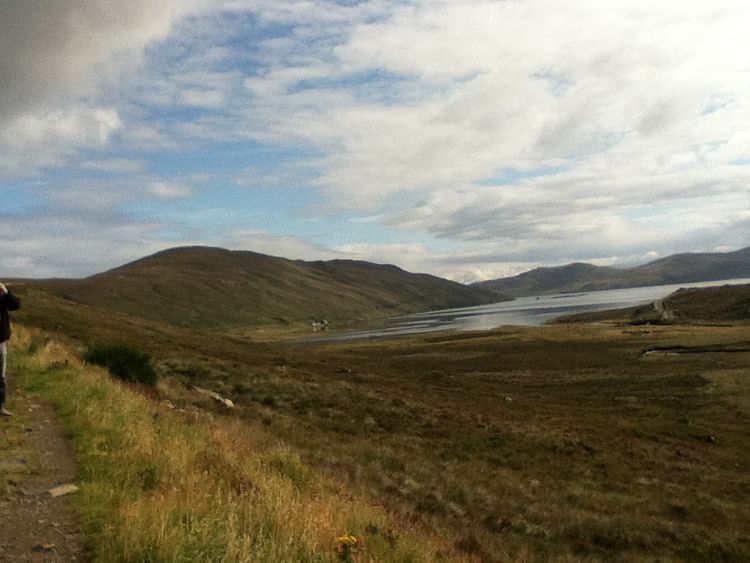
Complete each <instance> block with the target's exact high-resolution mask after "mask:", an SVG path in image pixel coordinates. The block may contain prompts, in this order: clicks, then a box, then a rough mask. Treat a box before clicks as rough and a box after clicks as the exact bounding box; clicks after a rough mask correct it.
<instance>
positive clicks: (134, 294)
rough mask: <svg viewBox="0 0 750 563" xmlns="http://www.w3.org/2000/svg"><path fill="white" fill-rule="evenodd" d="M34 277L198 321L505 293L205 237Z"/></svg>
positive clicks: (237, 321) (111, 303) (465, 301)
mask: <svg viewBox="0 0 750 563" xmlns="http://www.w3.org/2000/svg"><path fill="white" fill-rule="evenodd" d="M27 283H31V284H32V285H33V286H35V287H37V288H39V289H42V290H44V291H47V292H49V293H52V294H54V295H56V296H58V297H62V298H65V299H67V300H69V301H72V302H76V303H81V304H85V305H88V306H93V307H97V308H100V309H104V310H111V311H117V312H119V313H125V314H127V315H131V316H135V317H140V318H145V319H150V320H159V321H167V322H169V323H171V324H174V325H177V326H183V327H196V328H236V327H243V326H258V325H287V324H293V323H297V324H299V323H302V322H310V321H311V320H315V319H317V320H320V319H323V318H327V319H329V320H331V321H337V322H339V323H348V322H351V321H358V320H364V319H368V318H375V317H380V316H387V315H394V314H403V313H411V312H417V311H426V310H430V309H438V308H450V307H463V306H471V305H480V304H485V303H491V302H494V301H498V300H500V298H499V296H498V295H497V294H496V293H493V292H490V291H487V290H483V289H481V288H472V287H469V286H466V285H463V284H459V283H457V282H452V281H448V280H444V279H442V278H438V277H436V276H432V275H429V274H414V273H410V272H407V271H405V270H403V269H401V268H399V267H397V266H394V265H390V264H388V265H381V264H374V263H371V262H360V261H356V260H333V261H327V262H325V261H314V262H305V261H302V260H289V259H286V258H279V257H275V256H269V255H265V254H260V253H257V252H252V251H244V250H243V251H236V250H227V249H224V248H216V247H203V246H185V247H176V248H171V249H167V250H163V251H160V252H157V253H155V254H152V255H150V256H145V257H143V258H140V259H137V260H134V261H132V262H129V263H127V264H123V265H121V266H118V267H115V268H112V269H110V270H107V271H105V272H101V273H98V274H94V275H92V276H89V277H87V278H83V279H74V280H61V279H54V280H35V281H33V282H27Z"/></svg>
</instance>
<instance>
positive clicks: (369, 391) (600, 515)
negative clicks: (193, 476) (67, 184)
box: [25, 294, 750, 562]
mask: <svg viewBox="0 0 750 563" xmlns="http://www.w3.org/2000/svg"><path fill="white" fill-rule="evenodd" d="M38 296H39V297H40V298H44V295H41V294H39V295H38ZM49 299H50V301H48V302H45V303H44V306H43V307H40V308H39V309H37V310H33V309H30V308H28V309H27V310H26V312H25V314H26V315H28V316H27V317H25V319H28V320H36V321H38V322H40V323H42V324H43V326H47V327H50V326H52V327H54V323H57V324H58V325H59V326H60V330H62V331H64V332H65V333H66V334H69V335H73V336H76V337H78V338H80V339H81V340H83V341H89V340H91V339H94V338H99V337H100V338H106V337H108V335H119V336H120V337H121V338H123V339H125V340H126V341H128V342H131V343H132V344H135V345H138V346H143V347H144V349H146V350H148V351H149V352H150V353H151V354H153V356H154V357H155V358H156V360H157V368H158V370H159V373H160V376H161V383H160V385H159V390H160V392H161V393H162V394H163V395H164V396H167V397H169V398H170V399H171V400H172V401H173V402H174V403H175V404H176V405H178V406H179V407H184V408H192V406H193V405H199V406H201V407H204V408H208V409H212V408H214V407H213V405H212V403H211V402H210V401H209V400H206V399H204V398H202V397H201V396H199V395H197V394H196V393H194V392H193V391H191V388H192V386H200V387H204V388H210V389H212V390H215V391H217V392H219V393H221V394H222V395H224V396H227V397H229V398H231V399H232V400H233V401H234V402H235V404H236V405H237V408H236V409H235V410H234V411H233V412H234V413H235V414H234V416H235V417H236V418H237V420H236V423H237V426H235V427H234V430H233V431H234V432H238V433H243V432H247V431H248V430H245V428H249V429H253V430H252V432H259V431H258V430H257V429H258V428H259V427H262V428H263V429H264V430H263V435H264V436H266V438H264V440H265V439H268V440H271V441H273V440H278V439H280V440H282V441H283V442H285V443H286V444H288V445H289V447H292V448H294V451H295V452H296V453H297V454H298V455H299V458H298V459H299V463H300V464H301V466H302V467H307V468H314V470H311V472H309V473H308V472H305V471H298V468H297V466H296V464H291V465H287V466H285V465H284V464H283V463H282V464H281V465H279V463H280V462H279V461H278V460H276V461H271V462H269V463H266V464H265V466H264V468H265V470H272V471H275V472H276V473H277V474H282V475H286V477H285V478H287V479H292V480H295V481H296V482H297V483H299V484H301V485H300V486H301V487H302V489H305V487H306V485H305V483H306V480H307V479H308V478H309V476H310V475H313V476H320V474H321V473H322V472H324V473H326V474H327V475H329V476H332V478H333V479H334V480H341V481H345V482H346V483H347V484H348V485H347V486H348V487H351V489H352V490H354V491H355V492H356V494H357V495H360V498H366V499H370V502H373V503H376V504H378V505H382V506H384V507H386V509H387V510H388V511H389V513H391V514H394V515H396V519H397V521H399V522H402V523H403V522H406V523H414V524H415V525H418V526H424V527H426V528H427V529H430V528H432V529H434V530H439V531H440V532H439V533H440V534H442V535H443V536H444V538H445V541H446V542H447V543H448V544H449V546H450V548H451V549H453V550H455V551H458V552H460V553H462V554H464V556H465V557H467V558H473V559H474V560H476V561H480V560H481V561H486V562H492V561H514V560H542V561H544V560H554V561H598V560H611V561H653V560H655V559H659V560H661V561H685V560H688V561H706V562H708V561H711V562H713V561H717V560H724V561H743V560H748V559H750V544H749V543H748V541H747V540H746V538H748V537H750V508H748V507H750V504H748V500H750V480H749V478H748V475H750V453H749V452H750V448H748V446H749V445H750V431H749V430H748V421H749V420H750V380H749V379H748V366H750V358H749V357H748V354H747V353H732V354H729V353H721V352H712V353H704V354H681V355H678V356H667V355H665V356H644V355H643V351H644V350H647V349H652V348H655V347H670V346H689V347H705V346H716V347H721V346H733V345H736V344H738V343H747V341H748V338H749V336H748V332H747V327H746V326H739V325H738V326H727V327H700V326H663V327H649V326H644V327H632V326H627V325H622V326H618V325H610V324H607V325H596V326H585V325H567V326H566V325H561V326H551V327H541V328H534V329H503V330H498V331H495V332H493V333H487V334H465V335H440V336H428V337H423V338H415V339H407V340H399V341H393V342H382V343H374V344H369V343H350V344H342V345H331V346H326V347H319V348H314V347H301V348H297V347H292V346H285V345H283V344H270V343H265V344H260V343H258V342H253V341H251V340H249V339H247V338H241V337H238V336H236V335H234V336H230V335H227V334H221V333H217V332H198V331H191V330H185V329H179V328H176V327H172V326H168V325H165V324H160V323H156V322H152V321H144V320H138V319H131V318H128V317H124V316H122V317H118V316H116V315H107V314H104V313H103V312H101V311H98V310H96V309H93V308H86V307H73V306H70V305H68V304H67V303H64V302H61V301H59V300H53V299H52V298H51V297H49ZM712 436H713V437H714V438H715V440H711V437H712ZM146 474H147V475H148V479H150V480H153V479H154V474H153V471H152V470H148V471H147V472H146ZM167 474H168V473H167ZM159 475H161V474H159ZM159 482H161V481H159ZM369 525H370V524H367V525H365V528H367V527H368V526H369ZM372 526H374V528H371V529H375V528H377V529H378V530H383V529H388V528H390V529H396V528H397V527H396V526H394V525H381V524H379V523H372ZM346 532H347V531H346V530H339V529H336V530H335V531H331V534H333V535H335V534H339V533H341V534H343V533H346ZM376 535H377V536H378V537H380V538H381V540H382V541H384V542H386V543H387V540H386V539H384V537H385V536H382V534H376ZM381 536H382V537H381ZM386 536H387V534H386Z"/></svg>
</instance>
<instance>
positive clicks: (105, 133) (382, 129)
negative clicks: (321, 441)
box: [0, 0, 750, 283]
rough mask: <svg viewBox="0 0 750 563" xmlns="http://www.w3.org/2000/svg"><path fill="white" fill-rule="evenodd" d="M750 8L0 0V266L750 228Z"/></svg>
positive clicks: (463, 277)
mask: <svg viewBox="0 0 750 563" xmlns="http://www.w3.org/2000/svg"><path fill="white" fill-rule="evenodd" d="M748 28H750V3H747V2H745V1H744V0H742V1H733V0H714V1H712V2H706V1H703V0H701V1H693V0H682V1H679V2H676V1H670V0H666V1H660V0H648V1H641V0H627V1H619V0H610V1H607V2H601V1H599V0H566V1H557V0H502V1H497V0H450V1H442V0H363V1H356V0H338V1H336V0H129V1H128V2H120V1H115V0H55V1H54V2H48V1H45V0H0V253H1V255H2V259H1V260H0V276H2V277H5V278H7V277H82V276H87V275H91V274H93V273H97V272H101V271H104V270H107V269H109V268H112V267H116V266H118V265H121V264H124V263H126V262H129V261H131V260H135V259H137V258H140V257H143V256H146V255H148V254H152V253H154V252H157V251H160V250H163V249H166V248H170V247H174V246H184V245H209V246H220V247H224V248H230V249H236V250H253V251H256V252H262V253H265V254H272V255H275V256H283V257H287V258H293V259H304V260H319V259H325V260H327V259H357V260H368V261H372V262H378V263H392V264H396V265H398V266H400V267H402V268H404V269H406V270H409V271H412V272H427V273H431V274H435V275H438V276H441V277H445V278H449V279H453V280H456V281H460V282H464V283H469V282H473V281H479V280H485V279H493V278H498V277H504V276H509V275H514V274H516V273H519V272H522V271H525V270H529V269H531V268H534V267H538V266H541V265H545V266H549V265H558V264H564V263H569V262H573V261H585V262H591V263H594V264H599V265H613V266H623V267H626V266H631V265H635V264H639V263H643V262H647V261H650V260H653V259H655V258H658V257H662V256H667V255H669V254H673V253H677V252H704V251H722V252H723V251H729V250H734V249H738V248H742V247H745V246H748V245H750V55H748V53H750V34H748V33H747V29H748Z"/></svg>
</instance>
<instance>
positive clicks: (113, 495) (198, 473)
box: [0, 329, 470, 563]
mask: <svg viewBox="0 0 750 563" xmlns="http://www.w3.org/2000/svg"><path fill="white" fill-rule="evenodd" d="M11 368H12V370H13V373H14V374H15V377H16V379H20V384H22V385H23V386H24V387H25V388H26V390H27V391H30V392H33V393H38V394H41V395H42V396H43V397H44V398H46V399H48V400H50V401H52V402H53V403H55V405H56V406H57V409H58V412H59V413H60V414H61V416H62V418H63V421H64V423H65V425H66V427H67V430H68V431H69V432H70V434H71V435H72V437H73V439H74V443H75V447H76V454H77V455H76V457H77V459H78V462H79V465H80V491H79V492H78V493H77V499H76V500H77V502H76V506H77V508H78V510H79V512H80V520H81V523H82V525H83V531H84V536H85V537H84V539H85V543H86V548H87V552H88V553H87V555H88V557H87V560H88V559H90V560H92V561H107V562H123V563H124V562H135V561H152V562H157V561H223V562H227V563H245V562H247V563H250V562H257V563H263V562H267V563H277V562H280V561H310V562H319V563H326V562H329V563H334V562H335V561H347V562H349V563H353V562H355V561H383V562H392V563H401V562H405V561H412V562H414V563H420V562H421V563H432V562H434V561H444V562H446V563H447V562H456V563H459V562H467V563H468V562H469V561H470V559H469V558H468V557H467V556H466V555H465V554H463V553H462V552H461V551H460V550H458V549H456V548H455V547H453V546H452V545H451V542H450V541H446V539H444V538H441V537H439V536H438V535H434V534H433V535H431V534H428V533H425V532H424V531H423V530H420V529H419V528H418V527H417V526H414V524H413V523H410V522H406V521H404V520H402V519H399V518H398V517H397V516H395V515H392V514H388V513H387V512H386V511H385V510H383V508H382V507H378V506H374V505H373V504H372V503H371V501H370V500H369V499H367V498H365V497H362V496H360V495H357V494H355V493H354V492H353V491H352V490H351V489H348V488H347V487H346V486H345V485H344V484H343V483H342V482H341V481H338V480H334V479H332V478H330V477H327V476H325V475H323V474H322V473H321V472H319V471H317V470H316V469H315V468H314V467H312V466H310V465H307V464H306V463H305V462H304V461H303V460H302V459H301V458H300V455H299V453H298V452H297V451H295V450H294V449H292V448H290V447H289V446H286V445H284V444H282V443H280V442H279V441H278V439H276V438H274V437H273V436H271V435H270V434H269V433H268V432H267V431H266V430H265V429H263V428H262V427H261V426H255V425H252V424H250V423H248V422H247V421H245V422H242V423H240V422H238V421H237V420H232V419H231V418H229V417H216V416H214V415H212V414H211V413H209V412H205V411H200V410H197V409H194V408H193V409H189V410H177V409H175V408H174V407H172V406H171V405H169V404H168V403H163V402H158V401H154V400H151V399H148V398H146V397H144V396H142V395H141V394H140V393H139V392H138V390H137V389H134V388H131V387H128V386H125V385H122V384H120V383H118V382H116V381H115V380H113V379H112V378H110V377H109V376H107V375H106V374H105V373H104V372H103V371H101V370H99V369H96V368H92V367H86V366H81V365H80V363H79V362H78V360H77V358H76V356H75V354H72V353H71V352H70V350H68V349H67V348H66V347H65V346H61V345H60V344H59V343H57V342H55V341H53V340H49V339H48V338H47V337H46V336H45V335H43V334H40V333H38V332H35V331H34V332H32V331H27V330H23V329H21V330H18V331H17V334H16V338H15V339H14V354H13V356H12V365H11ZM13 401H14V398H11V405H13V404H14V403H13ZM0 441H1V442H2V444H3V446H5V448H6V450H7V449H8V447H11V448H12V447H13V446H14V444H17V443H18V441H19V440H18V438H17V437H14V438H13V439H11V440H7V441H6V440H0ZM12 477H14V476H13V475H2V476H0V491H2V493H3V494H6V495H13V494H24V493H23V491H22V490H17V489H19V487H17V486H16V482H15V481H13V479H12ZM25 494H27V495H28V493H25ZM11 540H12V538H4V541H6V542H7V541H11ZM53 547H54V546H53ZM40 557H41V556H40ZM34 560H37V559H34ZM38 560H41V558H40V559H38ZM44 560H45V561H47V560H50V559H49V558H44Z"/></svg>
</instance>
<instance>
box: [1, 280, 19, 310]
mask: <svg viewBox="0 0 750 563" xmlns="http://www.w3.org/2000/svg"><path fill="white" fill-rule="evenodd" d="M0 300H2V301H4V302H5V307H6V308H7V309H8V311H18V310H19V309H20V308H21V300H20V299H19V298H18V297H17V296H16V295H14V294H13V293H12V292H11V291H10V290H8V288H7V287H5V285H4V284H2V283H0Z"/></svg>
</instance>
